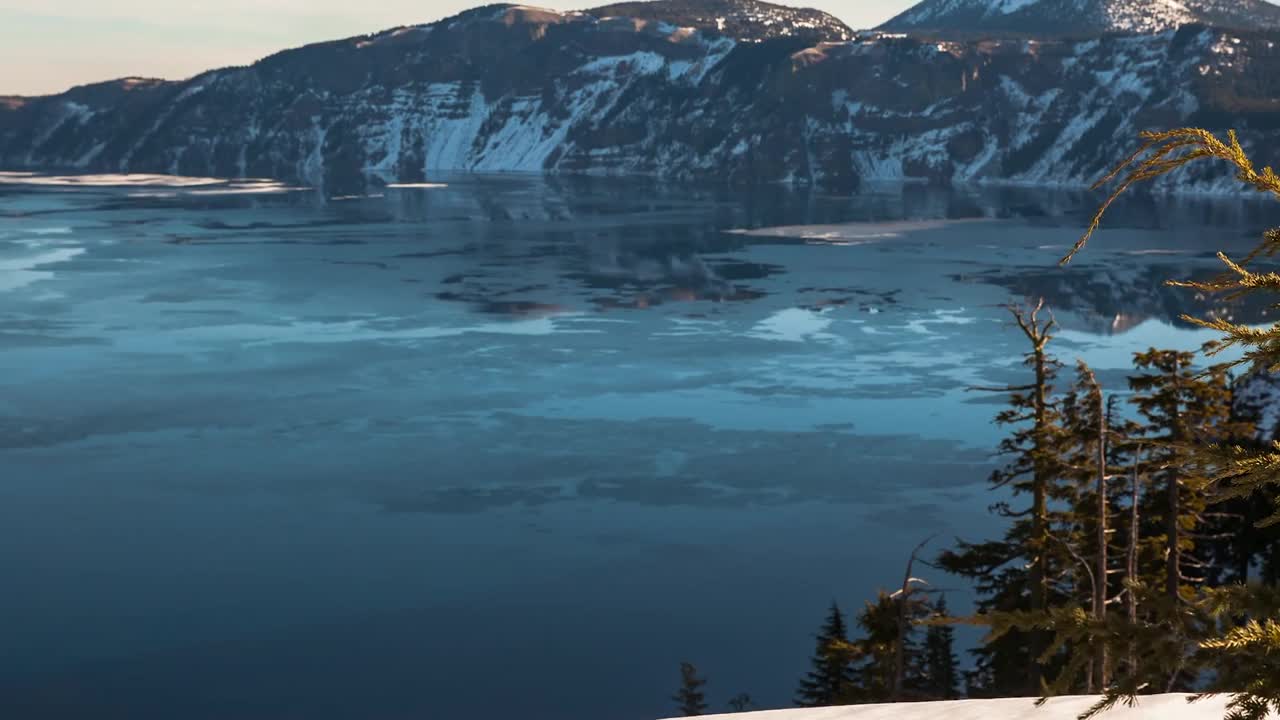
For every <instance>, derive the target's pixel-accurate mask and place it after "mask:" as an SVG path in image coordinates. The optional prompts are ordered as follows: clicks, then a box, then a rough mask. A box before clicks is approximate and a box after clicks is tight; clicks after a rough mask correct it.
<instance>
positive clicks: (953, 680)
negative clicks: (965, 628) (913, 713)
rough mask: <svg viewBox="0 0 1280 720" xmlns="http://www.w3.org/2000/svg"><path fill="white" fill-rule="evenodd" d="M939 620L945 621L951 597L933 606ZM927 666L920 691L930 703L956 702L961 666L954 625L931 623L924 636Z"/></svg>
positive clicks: (943, 597) (944, 597)
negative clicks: (941, 701)
mask: <svg viewBox="0 0 1280 720" xmlns="http://www.w3.org/2000/svg"><path fill="white" fill-rule="evenodd" d="M933 613H934V615H935V619H937V620H945V619H946V618H948V617H950V616H949V615H948V614H947V598H946V596H945V595H943V596H941V597H939V598H938V601H937V602H936V603H934V605H933ZM922 654H923V663H922V665H923V667H922V671H921V674H920V692H921V693H922V695H924V697H925V698H927V699H930V700H953V699H955V698H958V697H960V667H959V662H958V661H957V660H956V652H955V630H954V629H953V628H952V627H951V626H950V625H942V624H931V625H930V626H929V627H928V629H926V630H925V633H924V649H923V652H922Z"/></svg>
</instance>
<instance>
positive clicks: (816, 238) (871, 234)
mask: <svg viewBox="0 0 1280 720" xmlns="http://www.w3.org/2000/svg"><path fill="white" fill-rule="evenodd" d="M975 222H994V221H993V220H990V219H987V218H973V219H958V220H945V219H944V220H901V221H897V222H855V223H839V224H834V225H780V226H777V227H767V228H756V229H754V230H748V229H738V230H729V231H727V232H729V233H730V234H733V235H745V236H747V237H755V238H799V239H802V240H807V241H809V242H812V243H823V244H828V245H862V244H864V243H868V242H871V241H874V240H884V239H888V238H897V237H902V236H903V235H905V234H907V233H913V232H920V231H923V230H940V229H942V228H946V227H950V226H953V225H959V224H964V223H975Z"/></svg>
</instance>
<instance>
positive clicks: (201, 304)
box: [0, 177, 1275, 720]
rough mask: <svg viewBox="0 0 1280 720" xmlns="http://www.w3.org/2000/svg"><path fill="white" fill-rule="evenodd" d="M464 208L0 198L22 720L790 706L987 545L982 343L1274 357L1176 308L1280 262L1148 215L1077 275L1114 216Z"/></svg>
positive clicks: (1211, 225) (1179, 213)
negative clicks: (731, 701) (1232, 347)
mask: <svg viewBox="0 0 1280 720" xmlns="http://www.w3.org/2000/svg"><path fill="white" fill-rule="evenodd" d="M451 180H452V183H451V184H450V185H449V186H448V187H445V188H429V189H388V190H386V192H385V193H384V196H383V197H377V198H364V199H360V198H356V199H349V200H343V201H337V202H324V201H323V200H321V199H317V198H315V197H313V196H312V195H310V194H307V193H288V192H286V193H282V194H272V195H259V194H253V193H251V192H248V193H245V194H236V193H226V194H220V195H211V194H202V195H197V194H193V193H190V192H186V191H184V190H183V189H181V188H167V189H164V190H163V191H157V190H156V189H154V188H149V189H147V190H139V189H137V188H123V189H108V188H94V187H78V188H75V189H64V188H59V187H56V186H54V187H48V186H46V187H39V188H35V187H21V186H5V187H0V301H3V312H0V468H2V470H3V472H2V474H0V493H3V495H2V497H0V526H3V527H4V528H5V531H4V532H5V537H6V542H4V543H0V568H2V569H3V575H4V580H5V587H6V588H7V592H5V593H3V594H0V618H3V622H4V627H5V630H4V637H5V642H4V643H3V646H2V647H0V706H4V707H8V708H18V710H17V711H16V712H15V713H13V717H37V716H39V717H83V716H86V714H88V713H90V712H92V716H93V717H95V718H107V717H128V718H152V717H154V718H161V717H163V718H169V717H183V718H185V719H193V718H227V717H235V718H238V719H245V718H285V717H297V718H339V717H353V716H361V717H419V718H421V717H436V718H444V717H464V716H465V717H471V718H499V717H507V716H508V715H507V714H506V713H505V712H504V711H508V710H509V709H510V707H511V703H512V702H513V701H518V703H519V706H520V708H521V710H520V714H521V716H522V717H526V718H558V719H564V718H582V719H584V720H586V719H592V720H594V719H595V718H602V717H613V718H620V719H623V720H628V719H636V720H638V719H640V718H652V717H657V716H660V715H663V714H665V713H669V712H670V707H669V705H670V703H669V702H668V701H667V698H668V696H669V695H670V694H671V691H672V690H673V688H674V680H675V677H676V668H677V666H678V663H679V662H680V661H681V660H691V661H693V662H695V663H697V664H698V666H699V667H700V668H701V669H702V670H703V671H704V672H705V673H706V674H707V675H708V676H709V677H710V678H711V683H712V684H711V686H710V687H711V699H712V700H713V701H714V703H715V705H716V707H723V704H724V701H726V700H727V699H728V698H729V697H730V696H732V695H735V694H737V693H739V692H744V691H745V692H749V693H750V694H751V695H752V697H754V698H756V699H757V701H758V702H759V703H761V704H762V705H765V706H782V705H786V704H787V703H788V702H789V699H790V696H791V692H792V690H793V689H794V688H793V683H794V681H795V679H796V678H797V677H798V676H799V675H800V674H801V673H802V672H803V671H804V669H805V661H806V658H807V656H808V654H809V652H810V651H811V650H812V647H811V639H810V636H811V633H812V631H813V629H814V628H815V627H816V625H817V623H818V622H819V621H820V619H821V616H822V613H823V611H824V609H825V607H826V605H827V603H829V602H830V601H831V600H832V599H833V598H834V599H838V600H840V601H841V602H842V603H843V604H844V605H845V606H846V607H855V606H857V605H858V604H860V603H861V602H862V600H863V599H864V598H866V597H868V596H869V594H870V593H872V592H873V591H874V590H875V589H876V588H877V587H880V586H887V585H890V584H891V583H892V582H893V581H894V578H895V577H896V576H897V574H898V573H900V572H901V566H902V562H903V560H904V557H903V556H904V554H905V553H906V552H908V551H909V548H910V547H911V546H913V545H914V544H915V543H916V542H918V541H919V540H920V539H922V538H923V537H924V536H927V535H929V534H931V533H933V532H940V533H941V537H942V538H950V537H952V536H955V535H963V536H966V537H981V536H982V534H983V533H985V532H988V531H989V530H990V529H991V523H990V521H989V519H988V518H987V516H986V510H985V508H986V506H987V505H988V504H989V503H990V502H991V499H992V498H991V497H990V496H989V495H988V494H987V492H986V490H985V486H984V483H985V478H986V476H987V474H988V472H989V471H990V469H991V462H992V460H991V457H990V449H991V448H992V447H993V445H994V443H995V442H996V440H997V438H998V437H999V432H998V430H996V429H994V428H993V427H992V426H991V424H990V419H991V417H992V415H993V414H994V411H995V404H994V403H996V402H998V400H997V399H993V398H990V397H978V396H974V395H973V394H971V393H967V392H965V390H964V388H965V387H967V386H969V385H973V384H993V383H1002V382H1007V381H1010V380H1013V379H1017V378H1020V377H1021V375H1020V373H1021V367H1020V364H1019V354H1020V353H1021V352H1022V346H1021V345H1020V343H1019V341H1018V337H1017V334H1016V333H1015V332H1011V331H1010V328H1009V327H1008V323H1007V320H1006V315H1005V313H1004V311H1003V310H1002V309H1001V308H1000V307H999V306H1000V305H1001V304H1002V303H1005V302H1007V301H1009V300H1010V299H1011V298H1022V297H1038V296H1044V297H1045V298H1046V299H1047V301H1048V302H1049V303H1050V305H1051V306H1052V307H1053V309H1054V310H1055V312H1056V313H1057V316H1058V318H1059V321H1060V322H1061V323H1062V325H1063V328H1064V330H1063V332H1062V336H1061V338H1060V339H1059V341H1058V342H1057V351H1058V353H1059V354H1060V355H1061V356H1062V358H1063V359H1064V360H1067V361H1068V362H1070V361H1071V360H1072V359H1074V357H1076V356H1080V357H1084V358H1085V359H1087V360H1089V361H1090V362H1091V363H1093V364H1094V365H1095V366H1096V367H1098V368H1099V369H1100V370H1101V371H1102V375H1103V377H1104V379H1106V380H1108V382H1110V383H1111V384H1112V385H1113V386H1116V387H1120V386H1121V384H1122V382H1123V374H1124V371H1125V369H1126V368H1127V367H1128V358H1129V355H1130V353H1131V352H1132V351H1133V350H1136V349H1141V348H1145V347H1147V346H1148V345H1153V344H1155V345H1161V346H1176V347H1181V348H1194V347H1197V346H1198V345H1199V344H1200V343H1201V342H1203V341H1204V340H1206V339H1208V335H1206V334H1204V333H1201V332H1199V331H1197V330H1194V329H1192V328H1190V327H1187V326H1185V325H1183V324H1180V323H1179V322H1178V321H1176V320H1175V318H1176V317H1177V316H1178V315H1179V314H1181V313H1185V312H1190V313H1203V312H1210V311H1214V312H1224V313H1233V314H1235V316H1236V317H1242V316H1245V317H1253V318H1255V319H1257V318H1261V317H1262V312H1263V309H1261V308H1232V307H1218V306H1217V305H1216V304H1215V301H1213V300H1212V299H1203V298H1201V299H1198V298H1196V297H1195V296H1194V295H1191V294H1189V293H1186V292H1183V291H1179V290H1173V289H1169V288H1166V287H1164V286H1163V285H1162V282H1163V280H1164V279H1166V278H1168V277H1178V276H1186V275H1202V274H1211V273H1213V272H1215V270H1216V267H1215V264H1214V263H1215V261H1214V259H1213V257H1212V251H1213V250H1216V249H1218V248H1228V249H1230V248H1247V247H1251V246H1252V243H1253V241H1254V240H1255V238H1256V235H1257V232H1259V231H1260V230H1261V229H1262V227H1263V225H1264V224H1265V222H1266V221H1267V220H1269V219H1270V220H1273V221H1274V220H1275V218H1267V217H1265V216H1264V214H1263V213H1264V212H1266V210H1267V209H1266V208H1265V207H1264V206H1261V205H1257V206H1255V205H1249V204H1239V203H1217V202H1213V201H1208V200H1181V201H1173V200H1165V201H1157V200H1136V201H1133V202H1132V203H1131V204H1129V205H1125V206H1124V207H1123V208H1120V212H1117V213H1114V214H1113V215H1112V218H1111V224H1110V225H1109V227H1110V228H1113V229H1110V230H1107V231H1105V232H1104V233H1102V234H1101V235H1099V236H1098V238H1097V239H1096V240H1095V243H1094V246H1093V247H1091V248H1090V250H1089V251H1087V252H1086V253H1085V254H1084V255H1082V256H1081V257H1080V258H1079V259H1078V260H1077V261H1076V262H1075V263H1074V264H1073V265H1072V266H1071V267H1070V268H1069V269H1065V270H1063V269H1058V268H1057V267H1056V266H1055V265H1054V262H1055V261H1056V260H1057V258H1058V257H1059V256H1060V255H1061V254H1062V252H1063V251H1064V249H1065V248H1066V247H1067V246H1069V244H1070V243H1071V242H1072V241H1073V240H1074V239H1075V237H1076V235H1077V233H1078V231H1079V228H1080V226H1081V225H1082V224H1083V221H1084V215H1085V214H1086V213H1087V211H1088V210H1091V209H1092V207H1093V204H1094V202H1095V201H1096V198H1092V197H1088V196H1083V195H1078V194H1071V193H1053V194H1050V193H1037V192H1030V191H982V192H973V193H966V192H961V191H954V192H945V191H939V190H931V189H926V188H919V187H907V188H905V189H904V188H891V189H884V190H881V191H876V190H869V191H867V192H865V193H863V194H861V195H859V196H857V197H853V198H848V197H831V196H821V195H815V194H806V193H800V192H784V191H782V190H780V189H778V188H767V189H761V190H759V191H755V192H730V191H716V190H699V189H696V188H693V189H690V188H666V187H661V186H655V185H653V184H649V183H643V182H622V181H612V180H610V181H604V180H598V181H584V180H564V181H544V180H541V179H534V178H474V177H460V178H452V179H451ZM958 219H964V220H966V222H948V220H958ZM904 221H907V222H904ZM850 222H861V223H873V225H862V226H857V227H853V228H850V227H848V226H846V225H845V224H846V223H850ZM781 226H793V227H794V226H805V227H809V228H810V229H809V230H806V229H805V228H804V227H801V228H799V229H797V230H795V231H793V230H787V231H776V230H775V231H769V230H767V228H777V227H781ZM811 226H822V227H821V228H816V229H815V228H812V227H811ZM762 228H764V229H766V230H764V231H763V232H751V233H731V232H726V231H729V230H758V229H762ZM1115 228H1119V229H1115ZM941 584H943V585H944V586H947V585H950V586H956V585H958V583H956V582H954V581H951V582H949V581H947V580H946V579H942V580H941ZM956 601H957V602H956V603H954V604H956V605H959V604H961V603H959V597H958V596H957V598H956Z"/></svg>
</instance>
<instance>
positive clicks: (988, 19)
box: [882, 0, 1280, 37]
mask: <svg viewBox="0 0 1280 720" xmlns="http://www.w3.org/2000/svg"><path fill="white" fill-rule="evenodd" d="M1191 23H1202V24H1205V25H1212V26H1215V27H1220V28H1232V29H1245V30H1253V29H1259V28H1273V29H1274V28H1280V6H1276V5H1272V4H1271V3H1269V2H1266V0H924V2H921V3H920V4H918V5H916V6H914V7H912V8H910V9H908V10H907V11H906V12H904V13H902V14H901V15H898V16H897V17H895V18H893V19H892V20H890V21H889V22H887V23H885V24H884V25H883V26H882V28H883V29H885V30H892V31H897V32H928V33H933V34H939V35H944V36H948V37H956V36H977V35H1007V34H1020V35H1029V36H1038V37H1046V36H1048V37H1054V36H1068V35H1090V34H1098V33H1105V32H1160V31H1163V30H1172V29H1174V28H1177V27H1178V26H1180V25H1188V24H1191Z"/></svg>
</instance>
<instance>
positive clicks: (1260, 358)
mask: <svg viewBox="0 0 1280 720" xmlns="http://www.w3.org/2000/svg"><path fill="white" fill-rule="evenodd" d="M1143 138H1144V140H1145V144H1144V145H1143V146H1142V147H1141V148H1139V150H1138V151H1137V152H1136V153H1134V154H1133V155H1131V156H1130V157H1129V158H1128V159H1126V160H1125V161H1124V162H1123V163H1121V164H1120V165H1119V166H1118V167H1117V168H1116V169H1115V170H1113V171H1112V172H1111V173H1110V174H1109V175H1108V176H1107V177H1106V178H1104V179H1103V182H1107V181H1110V180H1112V179H1114V178H1116V177H1120V176H1123V177H1122V179H1121V181H1120V183H1119V185H1118V187H1117V189H1116V190H1115V191H1114V192H1113V193H1112V194H1111V196H1110V197H1108V198H1107V200H1106V201H1105V202H1104V203H1103V205H1102V207H1101V208H1100V209H1099V210H1098V213H1097V214H1096V215H1095V216H1094V219H1093V222H1092V223H1091V224H1090V226H1089V229H1088V230H1087V231H1086V232H1085V234H1084V235H1083V236H1082V237H1081V238H1080V240H1079V241H1078V242H1077V243H1076V245H1075V247H1074V248H1073V249H1072V251H1071V253H1069V254H1068V255H1067V257H1066V258H1064V259H1063V262H1064V263H1065V262H1068V261H1070V260H1071V258H1072V257H1073V256H1074V255H1075V254H1076V253H1077V252H1079V251H1080V250H1081V249H1082V248H1083V247H1084V246H1085V244H1086V243H1087V242H1088V241H1089V238H1090V237H1091V236H1092V235H1093V232H1094V231H1095V230H1096V229H1097V228H1098V226H1099V224H1100V223H1101V221H1102V217H1103V215H1104V214H1105V213H1106V211H1107V209H1108V208H1109V207H1110V205H1111V204H1112V202H1114V201H1115V199H1116V198H1117V197H1119V196H1120V195H1121V194H1122V193H1123V192H1124V191H1125V190H1126V189H1128V188H1129V187H1131V186H1132V185H1134V184H1135V183H1139V182H1145V181H1149V180H1153V179H1155V178H1158V177H1160V176H1162V175H1164V174H1166V173H1169V172H1173V171H1175V170H1177V169H1178V168H1181V167H1183V166H1185V165H1187V164H1188V163H1191V162H1194V161H1197V160H1200V159H1203V158H1212V159H1217V160H1221V161H1225V162H1226V163H1228V164H1229V165H1231V166H1233V167H1234V169H1235V171H1236V177H1237V178H1238V179H1239V180H1240V181H1241V182H1242V183H1243V184H1244V185H1246V186H1248V187H1251V188H1252V189H1254V190H1257V191H1259V192H1262V193H1266V194H1268V195H1270V196H1271V197H1272V198H1274V199H1277V200H1280V176H1278V175H1277V174H1276V173H1275V172H1274V171H1273V170H1272V169H1271V168H1269V167H1268V168H1263V169H1262V170H1258V169H1256V168H1255V167H1254V165H1253V163H1252V162H1251V161H1250V160H1249V158H1248V156H1247V155H1246V154H1245V152H1244V150H1243V148H1242V147H1241V146H1240V143H1239V141H1238V139H1237V138H1236V135H1235V133H1234V132H1232V133H1230V134H1229V136H1228V138H1227V141H1226V142H1223V141H1222V140H1220V139H1219V138H1218V137H1217V136H1215V135H1213V134H1212V133H1210V132H1208V131H1205V130H1199V129H1194V128H1184V129H1178V130H1170V131H1167V132H1161V133H1144V134H1143ZM1277 252H1280V229H1276V230H1271V231H1268V232H1267V233H1266V234H1265V235H1264V237H1263V241H1262V243H1261V244H1259V246H1258V247H1257V248H1256V249H1255V250H1254V251H1253V252H1252V253H1250V254H1249V255H1248V256H1247V257H1245V258H1243V259H1242V260H1240V261H1239V262H1237V261H1235V260H1232V259H1230V258H1228V257H1227V256H1226V255H1225V254H1222V253H1219V258H1220V259H1221V260H1222V262H1223V264H1224V265H1225V266H1226V269H1227V274H1225V275H1224V276H1223V277H1222V278H1220V279H1217V280H1214V281H1211V282H1207V283H1190V282H1174V283H1172V284H1174V285H1179V286H1182V287H1186V288H1191V289H1195V290H1197V291H1200V292H1205V293H1230V294H1234V295H1236V296H1245V295H1256V294H1259V293H1271V294H1272V295H1273V296H1274V295H1275V294H1277V293H1280V274H1277V273H1274V272H1256V271H1254V270H1253V269H1252V268H1251V266H1252V264H1253V263H1254V261H1255V260H1257V259H1258V258H1259V257H1262V256H1266V255H1275V254H1276V253H1277ZM1185 319H1186V320H1188V321H1190V322H1194V323H1197V324H1199V325H1201V326H1203V327H1206V328H1210V329H1213V330H1216V331H1218V332H1219V333H1221V335H1222V340H1223V342H1222V343H1221V344H1220V345H1218V346H1217V347H1215V348H1213V349H1212V350H1211V353H1216V352H1220V351H1221V350H1223V349H1225V348H1228V347H1239V348H1240V349H1242V350H1243V358H1242V359H1241V360H1240V361H1238V362H1235V363H1231V364H1230V365H1229V366H1237V365H1246V364H1248V365H1251V366H1252V367H1253V369H1254V370H1255V371H1259V372H1262V371H1275V370H1278V369H1280V323H1276V324H1273V325H1271V326H1270V327H1264V328H1253V327H1249V326H1246V325H1241V324H1238V323H1235V322H1233V321H1231V320H1230V319H1229V318H1226V317H1215V318H1212V319H1208V320H1201V319H1197V318H1190V317H1187V318H1185ZM1149 365H1150V366H1152V367H1155V368H1158V369H1160V370H1162V371H1163V372H1162V374H1163V375H1165V376H1166V377H1167V378H1168V380H1166V381H1165V382H1164V384H1163V386H1157V385H1155V384H1154V383H1152V384H1151V386H1149V387H1146V388H1144V390H1146V392H1147V398H1148V399H1147V405H1146V406H1145V408H1144V414H1148V417H1149V418H1150V419H1151V420H1152V421H1153V422H1154V423H1155V424H1157V425H1158V426H1161V427H1163V428H1165V429H1166V430H1168V431H1169V432H1171V433H1172V432H1174V431H1177V430H1187V428H1186V425H1185V424H1184V418H1183V417H1182V416H1181V414H1180V412H1181V410H1182V409H1183V407H1182V406H1181V403H1183V402H1187V401H1189V400H1193V399H1194V395H1193V396H1191V397H1189V396H1188V395H1186V394H1184V393H1181V392H1179V391H1178V390H1179V389H1180V388H1178V386H1179V385H1181V384H1182V381H1181V379H1180V377H1181V374H1180V365H1181V359H1180V358H1176V357H1174V358H1170V357H1167V356H1165V357H1157V356H1153V357H1151V358H1150V361H1149ZM1175 399H1176V401H1177V404H1175ZM1140 407H1143V406H1141V405H1140ZM1176 440H1177V441H1178V442H1179V443H1181V444H1183V446H1184V447H1183V448H1182V449H1180V450H1178V449H1170V448H1169V447H1168V445H1166V446H1165V447H1164V448H1163V449H1162V451H1161V452H1163V453H1166V454H1168V453H1173V452H1179V453H1180V455H1178V456H1177V457H1174V458H1169V459H1172V460H1174V461H1178V462H1181V461H1186V462H1188V463H1189V465H1185V466H1184V465H1178V466H1176V467H1169V466H1164V467H1158V466H1157V467H1156V468H1155V470H1157V471H1158V472H1159V473H1160V474H1161V475H1162V479H1163V481H1164V484H1165V491H1166V492H1165V497H1166V507H1165V520H1166V523H1165V533H1166V536H1165V537H1164V538H1163V545H1164V547H1165V548H1166V549H1167V550H1168V557H1166V558H1164V562H1165V567H1164V570H1163V575H1164V578H1163V579H1164V587H1163V588H1162V591H1163V592H1162V593H1161V594H1162V598H1163V600H1164V601H1165V602H1166V604H1168V605H1169V606H1172V607H1174V608H1178V610H1175V611H1174V612H1178V611H1179V610H1181V608H1193V609H1194V611H1199V612H1202V613H1205V614H1206V615H1208V616H1209V617H1210V618H1212V619H1214V620H1215V623H1214V624H1213V625H1211V626H1208V627H1207V628H1206V629H1205V635H1204V636H1203V637H1200V638H1197V644H1198V649H1197V651H1196V652H1194V653H1189V654H1186V655H1183V656H1181V657H1179V661H1180V662H1182V663H1185V664H1187V665H1189V666H1190V667H1192V668H1193V669H1195V670H1204V671H1209V672H1212V673H1213V674H1214V680H1213V686H1212V687H1213V689H1214V690H1218V691H1223V692H1233V693H1237V694H1236V695H1234V696H1233V698H1232V700H1231V701H1230V703H1229V704H1228V708H1229V716H1228V717H1229V718H1231V720H1261V719H1262V718H1264V717H1266V716H1267V715H1268V714H1269V713H1270V712H1273V711H1274V712H1277V713H1280V598H1276V597H1275V595H1276V593H1274V591H1273V590H1271V589H1268V588H1266V587H1262V586H1247V585H1243V584H1240V585H1234V586H1230V587H1225V588H1216V589H1213V588H1209V589H1201V590H1200V591H1199V592H1196V589H1195V588H1191V587H1186V586H1184V585H1183V579H1184V567H1183V566H1182V560H1183V557H1184V556H1185V555H1186V554H1187V551H1188V550H1189V549H1190V550H1194V547H1192V548H1188V547H1186V546H1185V545H1184V534H1183V530H1184V529H1185V528H1184V527H1183V526H1182V524H1181V522H1180V520H1181V518H1184V517H1187V516H1188V515H1191V514H1194V513H1195V512H1196V509H1197V508H1196V504H1197V503H1198V502H1199V501H1200V499H1201V498H1199V497H1197V496H1196V494H1197V493H1198V492H1200V490H1201V489H1202V488H1201V487H1200V486H1201V484H1202V480H1212V482H1213V484H1214V490H1215V491H1216V492H1215V495H1214V496H1213V497H1211V498H1208V499H1209V500H1213V501H1216V502H1218V503H1219V504H1221V503H1223V502H1228V501H1232V500H1240V499H1247V498H1251V497H1254V496H1255V495H1262V496H1264V497H1265V498H1269V499H1270V500H1271V502H1272V506H1273V507H1280V501H1277V497H1278V496H1280V442H1273V443H1272V444H1271V445H1269V446H1267V447H1264V448H1261V449H1258V448H1250V447H1245V446H1242V445H1230V444H1227V443H1225V442H1222V441H1221V440H1222V439H1221V438H1213V437H1197V436H1195V433H1194V432H1186V433H1185V434H1183V435H1182V436H1181V437H1177V438H1176ZM1166 457H1168V456H1167V455H1166ZM1188 469H1191V470H1194V471H1196V473H1195V475H1191V474H1189V473H1188ZM1188 494H1190V495H1191V497H1187V495H1188ZM1274 524H1280V512H1275V513H1273V514H1272V515H1270V516H1269V517H1266V518H1264V519H1262V520H1261V522H1260V523H1258V525H1259V526H1263V527H1265V526H1268V525H1274ZM1193 545H1194V543H1193ZM1106 631H1107V629H1106V628H1098V629H1097V632H1098V633H1099V634H1100V635H1102V636H1103V637H1106V636H1107V632H1106ZM1139 689H1140V688H1139V687H1136V686H1132V685H1128V686H1120V687H1116V688H1111V689H1109V690H1108V693H1107V695H1106V697H1105V698H1104V701H1103V702H1102V703H1100V704H1099V705H1098V706H1097V707H1096V708H1095V710H1101V709H1103V708H1105V707H1108V706H1110V705H1112V704H1114V703H1115V702H1117V701H1118V700H1120V699H1121V698H1122V697H1124V696H1126V695H1131V694H1133V693H1136V692H1138V691H1139Z"/></svg>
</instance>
